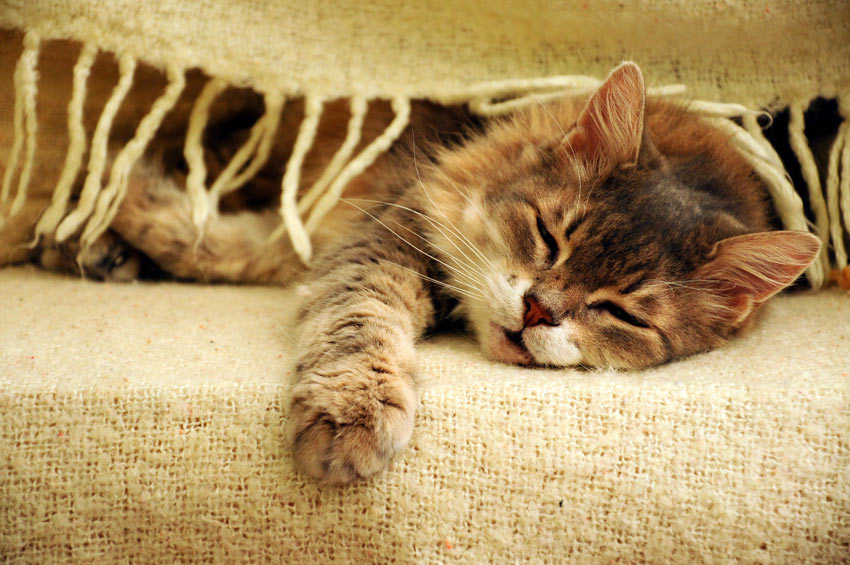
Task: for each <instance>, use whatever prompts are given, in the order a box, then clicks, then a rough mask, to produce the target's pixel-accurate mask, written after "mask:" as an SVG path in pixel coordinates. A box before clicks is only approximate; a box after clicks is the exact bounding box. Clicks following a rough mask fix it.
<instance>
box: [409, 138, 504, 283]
mask: <svg viewBox="0 0 850 565" xmlns="http://www.w3.org/2000/svg"><path fill="white" fill-rule="evenodd" d="M413 169H414V171H416V178H417V179H418V180H419V186H420V188H421V189H422V192H423V194H425V196H426V197H427V198H428V200H429V201H430V202H431V205H432V206H434V208H435V209H436V210H437V211H438V212H439V213H440V214H441V215H442V216H443V217H444V218H445V219H446V221H447V222H448V223H449V226H451V228H452V230H453V231H454V232H455V233H456V234H457V235H458V237H460V238H461V239H463V240H464V242H465V243H466V245H467V246H468V247H469V248H470V250H472V252H473V253H475V254H476V255H478V256H479V257H480V258H481V259H482V260H484V261H485V262H487V263H488V264H489V265H490V267H491V268H492V269H495V268H496V267H495V265H493V263H491V262H490V260H489V259H487V257H485V256H484V254H483V253H481V252H480V251H479V250H478V248H477V247H476V246H475V245H474V244H473V243H472V242H471V241H469V239H468V238H467V237H466V236H465V235H463V233H462V232H461V231H460V230H459V229H458V228H457V226H455V225H454V224H453V223H452V221H451V220H450V219H449V217H448V216H447V215H446V213H445V212H443V210H442V209H441V208H440V207H439V206H438V205H437V203H436V202H435V201H434V199H433V198H432V197H431V193H430V192H428V189H427V188H425V183H424V182H422V176H421V175H420V174H419V164H418V162H417V160H416V142H415V140H414V144H413ZM445 178H446V179H447V180H448V181H449V182H450V183H451V184H452V186H453V187H454V188H455V189H456V190H458V193H459V194H462V192H461V191H460V188H459V187H458V186H457V184H456V183H455V182H454V181H452V180H451V179H449V178H448V177H445ZM467 200H468V198H467Z"/></svg>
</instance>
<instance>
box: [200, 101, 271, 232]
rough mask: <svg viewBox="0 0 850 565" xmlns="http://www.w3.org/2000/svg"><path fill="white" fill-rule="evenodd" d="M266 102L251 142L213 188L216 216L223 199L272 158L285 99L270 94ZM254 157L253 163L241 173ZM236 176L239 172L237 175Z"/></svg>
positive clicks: (213, 212)
mask: <svg viewBox="0 0 850 565" xmlns="http://www.w3.org/2000/svg"><path fill="white" fill-rule="evenodd" d="M264 100H265V107H266V109H265V113H264V114H263V116H262V117H261V118H260V119H259V120H257V123H255V124H254V127H252V128H251V133H250V135H249V137H248V140H247V141H246V142H245V143H244V144H243V145H242V147H240V148H239V150H238V151H237V152H236V153H235V154H234V155H233V158H232V159H231V160H230V162H229V163H228V164H227V166H226V167H225V168H224V170H223V171H222V172H221V174H220V175H219V176H218V178H217V179H215V182H213V184H212V186H211V187H210V196H209V201H210V202H209V209H210V214H212V215H213V216H214V215H216V214H217V213H218V201H219V199H220V198H221V196H222V195H224V194H228V193H230V192H233V191H234V190H237V189H239V187H241V186H242V185H243V184H245V182H246V181H247V180H248V179H250V178H251V177H253V176H254V175H255V174H256V173H257V171H259V170H260V168H262V166H263V165H265V164H266V161H267V160H268V158H269V154H270V153H271V148H272V145H273V143H274V137H275V133H277V128H278V125H279V124H280V116H281V112H282V111H283V102H284V97H283V94H282V93H280V92H269V93H267V94H266V95H265V98H264ZM252 154H253V159H252V160H251V162H250V163H249V164H248V166H247V167H245V169H244V170H243V171H242V172H241V173H239V171H240V169H242V167H243V165H245V163H246V162H247V161H248V159H249V158H251V156H252ZM237 173H239V174H238V176H237ZM234 177H235V178H234Z"/></svg>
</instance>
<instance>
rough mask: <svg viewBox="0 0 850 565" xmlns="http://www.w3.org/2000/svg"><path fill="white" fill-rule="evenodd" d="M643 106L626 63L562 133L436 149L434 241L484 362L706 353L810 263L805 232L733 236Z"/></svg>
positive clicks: (504, 133)
mask: <svg viewBox="0 0 850 565" xmlns="http://www.w3.org/2000/svg"><path fill="white" fill-rule="evenodd" d="M624 69H625V70H624ZM570 112H571V110H570V109H569V108H567V109H566V110H562V111H561V112H559V113H557V117H558V118H560V119H561V120H565V119H566V118H568V117H569V115H570ZM643 112H644V103H643V84H642V77H640V75H639V71H637V67H634V66H631V67H628V68H624V67H621V68H620V69H618V70H617V71H615V73H613V74H612V76H611V77H610V78H609V80H608V81H607V82H606V84H605V85H603V87H602V88H601V89H600V91H599V92H598V93H597V94H596V95H595V96H594V97H592V98H591V101H590V102H589V103H588V105H587V106H586V107H585V108H584V110H583V111H582V112H578V113H576V114H574V115H577V118H574V119H573V120H572V121H570V122H568V123H566V124H563V125H566V126H568V128H567V131H564V132H563V135H555V136H554V138H552V136H551V127H549V128H546V127H542V128H541V127H539V126H540V125H541V124H539V123H538V124H535V123H534V121H535V119H536V120H541V119H542V120H545V119H547V118H546V117H540V116H538V117H536V118H535V117H525V118H518V119H517V120H516V121H514V122H512V123H507V124H503V125H502V126H500V127H499V128H497V129H495V130H494V131H492V132H490V134H489V135H487V136H485V137H484V138H482V139H480V140H478V141H477V142H474V143H472V144H471V145H470V146H469V147H467V148H465V149H464V150H461V151H460V152H457V153H455V154H452V155H447V156H445V159H444V163H443V168H442V170H438V171H436V172H435V174H434V177H433V182H432V184H431V186H432V188H433V190H434V191H436V192H439V195H438V198H437V199H436V200H435V201H436V202H439V203H440V204H439V205H437V204H434V203H433V202H431V203H430V207H429V206H427V205H426V208H428V209H429V214H430V215H431V216H432V217H433V218H436V219H437V220H439V224H437V225H434V224H432V226H431V227H432V228H433V230H432V231H431V232H430V233H429V237H430V239H431V241H432V243H433V245H434V248H435V249H436V250H437V252H438V253H439V254H441V256H442V258H443V261H444V262H445V264H446V270H447V271H448V272H447V277H448V279H449V281H450V282H451V284H453V285H454V286H455V287H456V289H457V293H456V294H457V296H458V298H459V299H460V302H461V309H462V310H463V313H464V315H465V316H466V318H467V319H468V320H469V322H470V323H471V325H472V327H473V328H474V330H475V332H476V334H477V336H478V339H479V341H480V342H481V345H482V348H483V350H484V352H485V353H486V354H487V355H488V356H489V357H491V358H493V359H495V360H498V361H502V362H507V363H517V364H539V365H549V366H570V365H588V366H612V367H624V368H633V367H645V366H649V365H655V364H659V363H663V362H666V361H669V360H671V359H673V358H676V357H681V356H684V355H689V354H691V353H694V352H697V351H703V350H706V349H710V348H713V347H717V346H718V345H720V344H722V343H723V342H725V341H726V340H727V339H728V338H729V337H731V336H732V335H733V334H734V333H735V332H736V331H737V330H738V329H739V328H740V327H742V326H743V325H744V324H745V323H746V321H747V320H748V319H749V318H750V317H751V315H752V313H753V312H754V311H755V309H756V308H757V306H758V304H760V303H761V302H763V301H764V300H765V299H766V298H768V297H769V296H770V295H772V294H774V293H775V292H777V291H778V290H780V289H781V288H782V287H784V286H785V285H787V284H789V283H790V282H791V281H793V280H794V278H795V277H796V276H797V275H799V273H800V272H801V271H802V269H804V268H805V266H806V265H808V263H809V262H810V261H811V260H812V259H813V258H814V256H815V254H816V253H817V251H818V248H819V242H818V241H817V239H816V238H814V237H813V236H809V235H808V234H797V233H792V232H769V233H759V234H752V235H743V236H739V234H746V233H748V232H751V231H753V228H754V226H747V225H745V223H744V222H742V220H746V219H747V217H748V213H747V212H746V211H741V213H740V214H738V213H736V210H734V208H731V209H730V208H728V207H724V206H726V205H728V203H724V202H723V201H721V200H718V198H717V196H716V195H712V194H710V193H707V192H704V191H695V190H694V188H695V187H694V186H687V185H686V184H685V183H687V182H688V181H689V179H684V180H683V179H682V175H680V174H679V175H677V174H674V172H673V171H672V170H671V167H670V165H669V163H668V162H667V161H666V160H665V158H664V157H663V156H662V155H661V154H660V153H659V152H658V150H657V149H655V146H654V145H653V144H652V141H651V140H650V139H649V138H648V137H647V135H646V134H645V132H644V125H643ZM594 113H595V115H594ZM548 118H551V119H555V118H556V116H553V115H551V114H550V115H549V116H548ZM523 120H524V121H523ZM563 125H561V124H559V127H563ZM545 131H549V132H550V133H548V134H547V133H543V132H545ZM488 171H489V172H488ZM700 175H701V173H696V174H695V176H694V178H693V180H692V181H691V183H692V184H693V183H697V184H698V183H699V182H702V183H705V182H709V183H710V182H723V181H722V179H721V180H718V179H717V178H715V177H712V175H710V174H709V175H708V176H709V177H710V178H709V180H708V181H707V180H706V179H705V178H701V176H700ZM721 177H722V175H721ZM777 234H778V235H777ZM735 236H739V237H735ZM765 249H770V251H768V253H767V254H768V255H771V256H772V255H775V256H777V257H779V259H778V261H777V260H771V259H767V260H763V258H761V255H763V254H764V252H765ZM753 262H756V263H759V265H756V266H753V265H752V264H751V263H753Z"/></svg>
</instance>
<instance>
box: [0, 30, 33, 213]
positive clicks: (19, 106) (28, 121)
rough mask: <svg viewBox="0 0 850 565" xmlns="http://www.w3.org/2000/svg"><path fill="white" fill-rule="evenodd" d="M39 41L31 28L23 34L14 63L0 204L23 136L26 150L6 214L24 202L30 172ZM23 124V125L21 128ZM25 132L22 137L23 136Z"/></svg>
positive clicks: (8, 188) (7, 193)
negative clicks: (10, 133) (10, 136)
mask: <svg viewBox="0 0 850 565" xmlns="http://www.w3.org/2000/svg"><path fill="white" fill-rule="evenodd" d="M40 44H41V39H40V38H39V36H38V34H36V33H35V32H33V31H29V32H27V34H26V35H25V36H24V50H23V52H22V53H21V56H20V58H19V59H18V64H17V66H16V67H15V77H14V78H15V115H14V126H15V141H14V142H13V143H12V151H11V154H10V155H9V161H8V163H7V165H6V172H5V174H4V175H3V186H2V187H1V188H0V204H4V203H5V202H6V201H7V200H8V199H9V193H10V192H11V187H12V178H13V177H14V174H15V170H16V169H17V168H18V158H19V157H20V153H21V148H22V146H23V145H24V139H26V150H27V152H26V155H25V157H24V165H23V168H22V169H21V177H20V179H19V180H18V193H17V194H16V195H15V199H14V201H13V202H12V207H11V209H10V211H9V216H14V215H15V214H17V213H18V212H19V211H20V210H21V208H22V207H23V205H24V200H25V199H26V196H27V188H28V187H29V181H30V176H31V175H32V165H33V161H34V160H35V147H36V137H35V136H36V129H37V126H38V124H37V121H36V113H35V104H36V100H35V97H36V93H37V92H38V84H37V83H38V71H37V70H36V68H37V66H38V52H39V48H40ZM25 125H26V129H24V126H25ZM25 135H26V138H25V137H24V136H25ZM2 225H3V217H2V216H0V226H2Z"/></svg>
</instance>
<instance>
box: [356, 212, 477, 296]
mask: <svg viewBox="0 0 850 565" xmlns="http://www.w3.org/2000/svg"><path fill="white" fill-rule="evenodd" d="M348 200H356V201H358V202H379V203H381V204H386V205H387V206H393V207H395V208H401V209H402V210H407V211H409V212H412V213H414V214H416V215H418V216H420V217H421V218H423V219H424V220H427V221H428V222H429V223H431V225H432V226H434V227H435V228H436V229H437V230H439V232H440V233H441V234H443V235H444V236H445V237H446V238H447V239H448V240H449V243H451V244H452V245H453V246H454V248H455V249H457V250H458V252H459V253H461V254H462V255H463V256H464V257H465V258H466V260H467V261H469V263H465V262H463V261H461V260H460V259H459V258H457V257H455V256H454V255H452V254H451V253H446V251H445V250H444V249H440V248H437V249H439V250H440V251H442V252H443V253H444V254H445V255H447V256H451V257H452V258H453V259H454V260H455V261H457V262H458V263H461V264H463V265H464V266H466V267H467V268H469V269H472V270H474V271H475V272H477V273H478V274H479V275H481V276H482V277H486V276H487V275H486V273H485V272H484V271H483V270H481V269H480V268H479V267H478V266H477V265H476V264H475V262H474V261H473V260H472V258H470V257H469V256H468V255H467V254H466V253H464V251H463V250H462V249H461V248H459V247H458V246H457V244H456V243H455V242H454V240H453V239H452V238H451V237H449V235H447V234H446V233H445V232H444V231H443V230H442V229H440V227H438V226H442V227H443V228H445V229H446V230H448V229H449V228H448V227H447V226H445V225H444V224H443V223H442V222H440V221H439V220H435V219H434V218H432V217H431V216H429V215H428V214H424V213H422V212H420V211H418V210H414V209H413V208H409V207H407V206H402V205H401V204H395V203H393V202H383V201H378V200H369V199H366V198H351V199H348ZM417 235H419V234H417ZM419 237H422V236H421V235H420V236H419ZM423 239H425V238H423ZM426 241H429V243H430V244H431V245H432V246H434V247H437V246H436V245H434V244H433V242H430V240H426ZM482 282H483V281H482Z"/></svg>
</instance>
